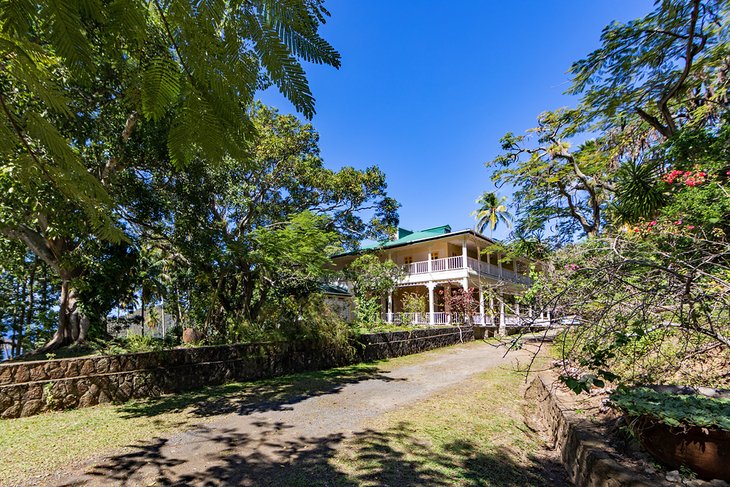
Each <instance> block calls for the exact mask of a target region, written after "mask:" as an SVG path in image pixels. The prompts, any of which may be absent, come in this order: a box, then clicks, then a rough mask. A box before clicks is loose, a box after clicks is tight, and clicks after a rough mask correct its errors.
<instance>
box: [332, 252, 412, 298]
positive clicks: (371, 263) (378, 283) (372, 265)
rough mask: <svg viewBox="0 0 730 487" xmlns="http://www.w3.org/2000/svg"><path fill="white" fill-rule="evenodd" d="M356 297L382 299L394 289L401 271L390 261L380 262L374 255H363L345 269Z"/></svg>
mask: <svg viewBox="0 0 730 487" xmlns="http://www.w3.org/2000/svg"><path fill="white" fill-rule="evenodd" d="M345 272H346V274H347V276H348V277H349V278H350V279H351V280H352V282H353V288H354V291H355V295H356V296H366V297H378V298H380V297H382V296H383V295H384V294H385V293H387V292H390V291H392V290H393V289H395V287H396V285H397V284H398V281H399V279H400V277H401V276H402V274H403V270H402V269H401V268H400V267H398V265H397V264H396V263H395V262H393V261H392V260H386V261H383V262H381V261H380V258H378V256H377V255H375V254H364V255H361V256H360V257H358V258H357V259H355V260H354V261H353V262H352V263H351V264H350V265H348V266H347V269H346V271H345Z"/></svg>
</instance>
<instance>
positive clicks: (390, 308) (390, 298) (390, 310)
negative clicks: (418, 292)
mask: <svg viewBox="0 0 730 487" xmlns="http://www.w3.org/2000/svg"><path fill="white" fill-rule="evenodd" d="M387 321H388V323H393V291H388V316H387Z"/></svg>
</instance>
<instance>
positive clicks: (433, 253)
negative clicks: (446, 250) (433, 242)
mask: <svg viewBox="0 0 730 487" xmlns="http://www.w3.org/2000/svg"><path fill="white" fill-rule="evenodd" d="M438 258H439V253H438V252H431V260H436V259H438Z"/></svg>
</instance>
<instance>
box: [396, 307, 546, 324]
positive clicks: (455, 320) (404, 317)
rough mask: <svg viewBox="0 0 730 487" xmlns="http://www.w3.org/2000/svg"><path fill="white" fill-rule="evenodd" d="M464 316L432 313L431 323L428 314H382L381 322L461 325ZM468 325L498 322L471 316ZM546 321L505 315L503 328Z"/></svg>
mask: <svg viewBox="0 0 730 487" xmlns="http://www.w3.org/2000/svg"><path fill="white" fill-rule="evenodd" d="M464 318H465V317H464V315H461V314H458V313H445V312H440V311H439V312H435V313H433V323H432V322H431V320H430V316H429V313H427V312H423V313H383V314H382V320H383V321H385V322H386V323H394V324H397V325H430V324H434V325H452V324H453V325H462V324H465V323H466V321H467V320H465V319H464ZM469 318H470V319H469V324H471V325H481V326H496V325H497V324H498V321H499V317H495V318H494V319H493V318H492V317H490V316H489V315H486V314H484V315H480V314H473V315H471V316H470V317H469ZM548 323H549V321H547V320H540V321H535V320H533V319H531V318H528V317H524V316H517V315H505V317H504V326H505V327H507V328H511V327H519V326H539V325H545V324H548Z"/></svg>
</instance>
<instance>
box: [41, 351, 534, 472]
mask: <svg viewBox="0 0 730 487" xmlns="http://www.w3.org/2000/svg"><path fill="white" fill-rule="evenodd" d="M503 353H504V348H495V347H494V346H492V345H489V344H485V343H470V344H465V345H459V346H454V347H449V348H446V349H442V350H438V351H433V352H429V353H428V354H426V356H425V359H423V360H421V359H414V363H410V364H409V363H408V361H406V363H404V364H403V363H401V364H400V365H396V366H395V367H392V366H390V367H392V368H389V365H388V364H386V365H385V366H384V367H383V368H381V370H379V371H378V373H377V374H376V375H371V376H368V377H366V378H363V380H359V381H351V382H349V383H345V384H342V385H340V386H338V387H335V388H333V389H332V390H331V391H327V392H324V393H322V392H321V391H320V393H319V395H314V396H306V395H305V396H300V397H298V398H294V399H291V398H290V399H289V400H287V401H269V402H266V401H264V402H261V403H258V404H255V405H247V406H246V407H241V408H240V409H239V410H238V412H236V413H233V414H226V415H224V416H220V417H217V418H215V419H214V420H213V421H211V422H208V423H206V424H205V425H201V426H199V427H197V428H195V429H193V430H189V431H185V432H182V433H175V434H172V435H170V436H167V437H163V438H155V439H152V440H150V441H149V442H147V443H145V444H141V445H135V446H134V450H133V451H132V453H126V454H123V455H119V456H116V457H111V458H106V459H104V460H103V461H101V462H98V463H97V464H96V465H89V466H88V468H86V469H85V471H84V472H83V473H80V474H77V475H65V476H62V477H57V478H56V479H55V480H53V481H51V482H50V485H64V486H66V485H206V486H208V485H210V486H214V485H280V484H279V482H278V481H277V479H278V478H280V476H279V472H281V471H282V469H287V472H288V477H287V478H288V479H289V480H288V481H287V482H288V483H289V482H291V478H292V477H291V473H292V470H291V469H299V470H298V471H301V479H299V480H301V483H302V484H309V485H334V484H337V485H351V484H349V483H347V482H346V481H345V480H342V481H339V480H338V481H330V480H324V479H329V478H335V477H333V476H332V472H328V471H327V469H328V468H329V467H328V466H327V459H328V458H330V457H332V455H333V454H334V453H335V452H336V450H337V447H338V445H340V444H341V443H342V442H343V441H344V440H345V439H347V438H351V437H352V436H353V434H357V433H358V432H359V431H361V430H362V428H363V424H364V423H365V422H366V421H367V422H370V423H372V422H373V421H377V418H378V417H379V416H381V415H383V414H385V413H388V412H390V411H394V410H396V409H399V408H404V407H407V406H408V405H409V404H413V403H415V402H417V401H419V400H422V399H425V398H427V397H429V396H431V395H433V394H435V393H436V392H438V391H442V390H444V389H446V388H450V387H454V386H455V385H457V384H459V383H460V382H461V381H464V380H466V379H468V378H469V377H472V376H474V375H475V374H477V373H480V372H483V371H485V370H488V369H491V368H495V367H500V366H504V367H506V366H510V365H512V364H514V362H515V361H516V360H520V361H523V362H524V361H526V360H528V359H529V354H528V353H527V352H524V351H522V352H516V353H511V354H510V355H509V356H508V357H507V358H503V356H502V355H503ZM251 406H254V407H251ZM80 441H83V439H80ZM330 482H332V483H330Z"/></svg>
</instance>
